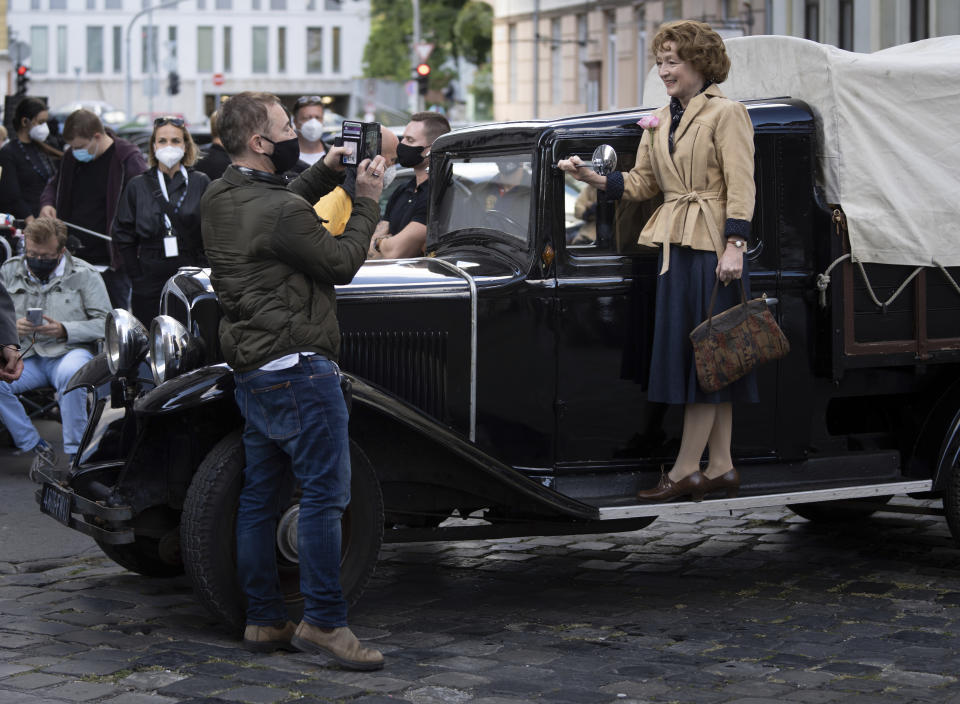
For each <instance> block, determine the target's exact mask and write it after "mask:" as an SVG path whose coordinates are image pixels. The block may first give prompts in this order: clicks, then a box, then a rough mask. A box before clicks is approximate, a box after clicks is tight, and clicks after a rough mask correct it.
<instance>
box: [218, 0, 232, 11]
mask: <svg viewBox="0 0 960 704" xmlns="http://www.w3.org/2000/svg"><path fill="white" fill-rule="evenodd" d="M214 7H216V8H217V9H218V10H232V9H233V0H217V1H216V3H215V5H214Z"/></svg>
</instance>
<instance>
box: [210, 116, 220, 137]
mask: <svg viewBox="0 0 960 704" xmlns="http://www.w3.org/2000/svg"><path fill="white" fill-rule="evenodd" d="M219 122H220V113H219V112H217V111H216V110H214V111H213V113H212V114H211V115H210V139H220V128H219V126H218V123H219Z"/></svg>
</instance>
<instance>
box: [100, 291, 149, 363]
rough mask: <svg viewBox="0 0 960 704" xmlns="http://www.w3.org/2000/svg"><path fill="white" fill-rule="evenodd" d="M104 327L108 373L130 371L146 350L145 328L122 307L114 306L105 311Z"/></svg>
mask: <svg viewBox="0 0 960 704" xmlns="http://www.w3.org/2000/svg"><path fill="white" fill-rule="evenodd" d="M105 328H106V330H105V333H104V336H105V337H106V341H105V343H104V345H105V347H106V351H107V368H108V369H110V373H111V374H113V375H116V374H118V373H119V374H126V373H127V372H130V371H132V370H133V369H134V368H135V367H136V366H137V365H138V364H140V360H142V359H143V355H144V354H146V352H147V347H148V340H147V329H146V328H145V327H143V323H141V322H140V321H139V320H137V319H136V318H134V317H133V316H132V315H131V314H130V313H128V312H127V311H125V310H123V309H122V308H114V309H113V310H112V311H110V312H109V313H107V321H106V326H105Z"/></svg>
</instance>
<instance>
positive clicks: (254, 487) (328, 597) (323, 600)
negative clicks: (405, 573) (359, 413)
mask: <svg viewBox="0 0 960 704" xmlns="http://www.w3.org/2000/svg"><path fill="white" fill-rule="evenodd" d="M235 378H236V381H237V390H236V399H237V404H238V405H239V406H240V412H241V413H242V414H243V417H244V419H245V420H246V426H245V427H244V431H243V447H244V450H246V454H247V464H246V467H245V468H244V472H243V477H244V482H243V490H242V491H241V493H240V506H239V508H238V510H237V569H238V573H239V577H240V584H241V586H242V587H243V590H244V592H245V593H246V595H247V623H249V624H256V625H271V624H275V623H279V622H284V621H286V620H287V612H286V609H285V608H284V605H283V600H282V598H281V594H280V585H279V578H278V576H277V559H276V529H277V518H278V516H279V514H280V511H282V510H283V508H284V507H282V506H280V488H281V485H282V483H283V482H282V479H283V476H284V474H285V473H286V472H287V470H288V468H291V467H292V469H293V473H294V475H295V476H296V478H297V480H298V481H299V483H300V488H301V491H302V496H301V499H300V517H299V521H298V523H297V549H298V551H299V555H300V591H301V592H302V593H303V598H304V610H303V619H304V621H306V622H307V623H310V624H312V625H314V626H320V627H322V628H335V627H338V626H346V625H347V603H346V600H345V599H344V597H343V591H342V590H341V588H340V519H341V517H342V516H343V512H344V510H345V509H346V507H347V504H349V503H350V446H349V437H348V435H347V421H348V416H347V407H346V403H344V400H343V392H342V391H341V389H340V373H339V369H338V368H337V365H336V364H334V363H333V362H331V361H330V360H328V359H327V358H326V357H322V356H320V355H313V356H308V357H305V356H301V357H300V363H299V364H297V365H296V366H295V367H291V368H289V369H282V370H280V371H273V372H268V371H262V370H259V369H258V370H254V371H251V372H242V373H241V372H237V373H236V374H235Z"/></svg>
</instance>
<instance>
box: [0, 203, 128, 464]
mask: <svg viewBox="0 0 960 704" xmlns="http://www.w3.org/2000/svg"><path fill="white" fill-rule="evenodd" d="M66 243H67V226H66V225H65V224H64V223H63V222H62V221H61V220H57V219H55V218H48V217H41V218H37V219H36V220H34V221H33V222H31V223H30V224H29V225H28V226H27V229H26V231H25V232H24V253H23V255H21V256H18V257H13V258H11V259H8V260H7V261H6V262H4V264H3V266H2V267H0V281H2V283H3V285H4V286H5V287H6V289H7V291H9V293H10V297H11V298H12V300H13V305H14V309H15V311H16V313H15V315H16V331H17V335H18V337H19V344H20V348H21V352H19V353H18V355H22V357H23V360H22V364H23V373H22V375H21V376H20V378H19V379H17V380H16V381H13V382H12V383H10V384H0V420H2V421H3V424H4V425H5V426H6V427H7V430H9V431H10V434H11V436H13V440H14V442H15V443H16V445H17V447H18V448H19V449H20V450H21V451H24V452H26V451H33V453H34V454H35V455H36V460H35V461H36V462H39V463H43V464H45V465H47V466H50V467H52V466H54V465H56V463H57V456H56V452H55V451H54V449H53V448H52V447H51V446H50V444H49V443H47V442H46V441H45V440H43V439H42V438H41V437H40V434H39V433H38V432H37V429H36V428H35V427H34V425H33V423H31V422H30V418H29V417H28V416H27V414H26V411H24V409H23V405H22V404H21V403H20V400H19V399H18V398H17V396H16V395H17V394H19V393H23V392H24V391H30V390H31V389H37V388H42V387H44V386H52V387H54V388H55V389H56V391H57V398H58V400H59V404H60V417H61V419H62V420H63V450H64V452H65V453H66V454H67V455H69V456H72V455H74V454H75V453H76V452H77V449H78V447H79V445H80V440H81V438H82V437H83V431H84V428H86V425H87V398H86V393H85V392H84V390H83V389H75V390H74V391H71V392H70V393H64V392H65V391H66V387H67V383H68V382H69V381H70V378H71V377H72V376H73V375H74V373H75V372H76V371H77V370H78V369H80V367H82V366H83V365H84V364H86V363H87V361H89V360H90V359H91V358H92V357H93V350H94V347H95V345H96V342H97V340H99V339H101V338H102V337H103V326H104V321H105V319H106V317H107V313H109V312H110V298H109V296H108V295H107V288H106V286H105V285H104V283H103V279H102V278H101V277H100V274H99V273H98V272H97V270H96V269H94V268H93V267H92V266H91V265H90V264H87V263H86V262H85V261H83V260H82V259H78V258H76V257H73V256H71V255H70V253H69V252H67V250H66Z"/></svg>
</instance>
